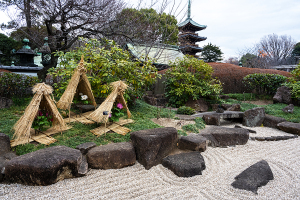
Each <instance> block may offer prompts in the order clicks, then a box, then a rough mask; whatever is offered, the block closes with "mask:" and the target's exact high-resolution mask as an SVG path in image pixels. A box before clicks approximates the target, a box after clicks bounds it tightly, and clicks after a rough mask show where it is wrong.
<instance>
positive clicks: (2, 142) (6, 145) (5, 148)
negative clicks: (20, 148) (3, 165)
mask: <svg viewBox="0 0 300 200" xmlns="http://www.w3.org/2000/svg"><path fill="white" fill-rule="evenodd" d="M9 151H10V139H9V137H8V135H6V134H4V133H0V156H1V155H2V154H5V153H7V152H9Z"/></svg>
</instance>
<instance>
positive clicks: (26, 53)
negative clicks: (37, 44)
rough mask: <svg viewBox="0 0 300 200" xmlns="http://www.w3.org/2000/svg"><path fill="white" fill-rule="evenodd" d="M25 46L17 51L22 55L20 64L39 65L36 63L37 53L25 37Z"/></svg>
mask: <svg viewBox="0 0 300 200" xmlns="http://www.w3.org/2000/svg"><path fill="white" fill-rule="evenodd" d="M23 44H24V46H23V47H22V49H20V50H18V51H17V52H16V54H17V55H19V56H20V64H19V65H20V66H29V67H37V65H36V64H34V56H35V55H36V53H35V52H34V51H33V50H32V49H31V48H30V46H29V40H28V39H27V38H25V39H24V40H23Z"/></svg>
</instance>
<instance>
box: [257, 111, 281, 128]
mask: <svg viewBox="0 0 300 200" xmlns="http://www.w3.org/2000/svg"><path fill="white" fill-rule="evenodd" d="M285 121H286V119H284V118H281V117H275V116H273V115H268V114H266V115H265V118H264V121H263V125H264V126H266V127H271V128H278V127H277V124H279V123H281V122H285Z"/></svg>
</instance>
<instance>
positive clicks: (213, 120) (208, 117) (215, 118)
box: [202, 114, 221, 126]
mask: <svg viewBox="0 0 300 200" xmlns="http://www.w3.org/2000/svg"><path fill="white" fill-rule="evenodd" d="M202 119H203V120H204V121H205V123H206V124H207V125H216V126H220V124H221V122H220V116H219V115H216V114H205V115H203V117H202Z"/></svg>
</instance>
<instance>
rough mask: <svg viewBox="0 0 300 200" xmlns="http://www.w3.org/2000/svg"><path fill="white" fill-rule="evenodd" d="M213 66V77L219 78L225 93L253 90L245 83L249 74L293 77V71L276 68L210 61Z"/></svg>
mask: <svg viewBox="0 0 300 200" xmlns="http://www.w3.org/2000/svg"><path fill="white" fill-rule="evenodd" d="M208 64H209V65H210V66H212V68H213V70H214V73H213V74H212V77H213V78H218V79H219V80H220V81H221V83H222V86H223V93H225V94H227V93H243V92H252V91H251V90H250V89H249V88H247V87H246V86H245V85H244V84H243V78H244V77H245V76H247V75H249V74H255V73H264V74H280V75H283V76H285V77H291V76H292V75H291V73H289V72H285V71H280V70H274V69H259V68H247V67H239V66H236V65H233V64H229V63H208Z"/></svg>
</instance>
